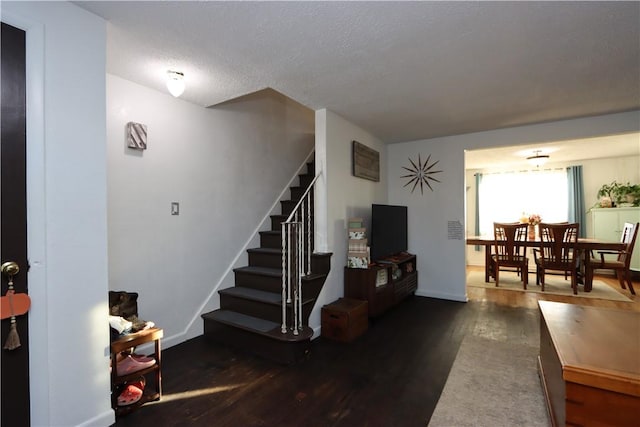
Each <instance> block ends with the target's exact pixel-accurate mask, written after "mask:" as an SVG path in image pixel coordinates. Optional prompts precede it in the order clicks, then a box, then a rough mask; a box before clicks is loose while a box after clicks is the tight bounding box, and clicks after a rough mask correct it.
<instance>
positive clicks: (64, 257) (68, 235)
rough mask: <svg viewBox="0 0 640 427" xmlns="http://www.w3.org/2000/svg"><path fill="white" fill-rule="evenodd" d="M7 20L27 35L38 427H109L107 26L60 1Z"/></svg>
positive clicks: (9, 8) (28, 7)
mask: <svg viewBox="0 0 640 427" xmlns="http://www.w3.org/2000/svg"><path fill="white" fill-rule="evenodd" d="M2 20H3V21H4V22H7V23H9V24H12V25H15V26H17V27H19V28H23V29H26V31H27V145H28V148H27V151H28V153H27V156H28V160H27V162H28V163H27V169H28V170H27V174H28V228H29V230H28V233H29V237H28V251H29V254H28V255H29V261H30V264H31V269H30V271H29V278H28V280H29V293H30V296H31V300H32V306H31V310H30V312H29V324H30V331H29V346H30V378H31V384H30V387H31V425H33V426H73V425H82V424H85V425H92V426H100V425H105V426H106V425H110V424H111V423H112V422H113V420H114V415H113V411H112V410H111V405H110V386H109V358H108V353H107V348H108V345H109V330H108V326H107V325H108V320H107V314H108V308H107V299H106V295H107V290H108V286H107V218H106V192H107V189H106V151H105V78H104V70H105V55H106V30H105V22H104V21H103V20H102V19H100V18H98V17H96V16H94V15H92V14H89V13H88V12H86V11H84V10H82V9H80V8H78V7H76V6H73V5H71V4H70V3H60V2H55V3H49V2H42V3H36V2H34V3H32V2H24V3H23V2H15V3H14V2H6V1H3V2H2ZM5 398H8V399H10V397H7V396H3V399H5Z"/></svg>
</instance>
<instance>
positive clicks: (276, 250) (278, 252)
mask: <svg viewBox="0 0 640 427" xmlns="http://www.w3.org/2000/svg"><path fill="white" fill-rule="evenodd" d="M247 252H248V253H254V254H266V255H282V249H280V248H251V249H247Z"/></svg>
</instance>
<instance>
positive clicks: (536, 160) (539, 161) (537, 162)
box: [527, 150, 549, 168]
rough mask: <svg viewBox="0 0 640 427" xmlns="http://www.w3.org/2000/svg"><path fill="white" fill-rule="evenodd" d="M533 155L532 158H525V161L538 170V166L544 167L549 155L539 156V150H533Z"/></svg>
mask: <svg viewBox="0 0 640 427" xmlns="http://www.w3.org/2000/svg"><path fill="white" fill-rule="evenodd" d="M533 153H534V155H533V156H531V157H527V161H528V162H529V163H530V164H531V165H532V166H535V167H537V168H539V167H540V166H544V164H545V163H547V162H548V161H549V155H548V154H540V153H542V151H541V150H534V151H533Z"/></svg>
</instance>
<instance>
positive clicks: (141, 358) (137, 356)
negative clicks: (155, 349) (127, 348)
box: [131, 353, 156, 363]
mask: <svg viewBox="0 0 640 427" xmlns="http://www.w3.org/2000/svg"><path fill="white" fill-rule="evenodd" d="M131 357H133V358H134V360H137V361H138V362H143V363H144V362H148V361H152V362H154V363H155V362H156V359H154V358H153V357H149V356H145V355H144V354H135V353H132V354H131Z"/></svg>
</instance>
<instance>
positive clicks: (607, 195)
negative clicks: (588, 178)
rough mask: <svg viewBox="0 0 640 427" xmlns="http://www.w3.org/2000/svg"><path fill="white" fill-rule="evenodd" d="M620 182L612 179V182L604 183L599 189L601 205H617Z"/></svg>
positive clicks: (607, 206) (604, 206) (605, 206)
mask: <svg viewBox="0 0 640 427" xmlns="http://www.w3.org/2000/svg"><path fill="white" fill-rule="evenodd" d="M619 188H620V184H618V182H617V181H612V182H611V183H610V184H603V185H602V187H600V189H599V190H598V198H599V199H600V207H603V208H610V207H613V206H615V202H616V199H617V197H618V192H619V191H620V190H619Z"/></svg>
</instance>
